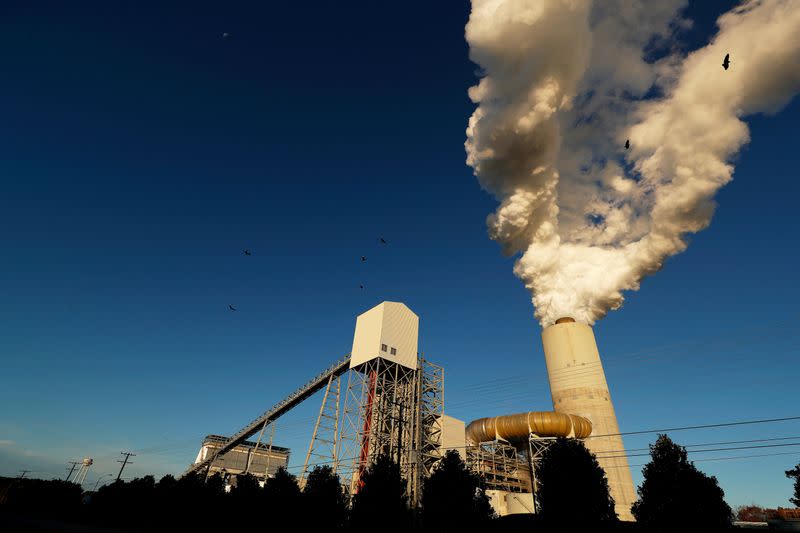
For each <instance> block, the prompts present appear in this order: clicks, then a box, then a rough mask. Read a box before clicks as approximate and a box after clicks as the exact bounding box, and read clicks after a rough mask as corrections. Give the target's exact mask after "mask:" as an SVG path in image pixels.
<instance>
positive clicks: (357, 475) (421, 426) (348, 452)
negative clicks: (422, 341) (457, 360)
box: [335, 358, 444, 506]
mask: <svg viewBox="0 0 800 533" xmlns="http://www.w3.org/2000/svg"><path fill="white" fill-rule="evenodd" d="M443 411H444V370H443V369H442V367H440V366H437V365H434V364H432V363H430V362H428V361H425V360H424V359H420V360H419V362H418V367H417V369H416V370H414V369H410V368H407V367H405V366H403V365H399V364H397V363H395V362H392V361H387V360H385V359H383V358H375V359H372V360H370V361H367V362H366V363H364V364H362V365H360V366H358V367H357V368H354V369H351V371H350V373H349V374H348V381H347V387H346V390H345V393H344V407H343V410H342V420H341V426H340V427H341V434H340V437H339V442H338V445H337V449H336V460H335V464H336V469H337V473H338V474H339V476H340V477H341V479H342V481H343V483H344V484H345V486H346V488H347V490H348V491H349V493H350V494H355V493H356V492H358V489H359V487H360V480H361V476H362V474H363V473H364V470H365V469H366V468H368V467H369V466H370V464H372V462H373V461H374V460H375V459H376V458H377V457H378V456H380V455H388V456H389V457H391V458H392V459H394V460H395V461H396V462H397V463H398V464H399V465H400V471H401V473H402V475H403V478H404V479H405V480H406V491H407V495H408V497H409V499H410V501H411V503H412V505H414V506H416V504H417V503H418V499H419V495H420V487H421V482H422V479H424V478H425V477H426V476H427V475H429V474H430V472H431V470H432V468H433V466H434V465H435V463H436V461H438V460H439V459H440V452H439V447H440V444H441V427H440V425H439V420H440V417H441V416H442V414H443Z"/></svg>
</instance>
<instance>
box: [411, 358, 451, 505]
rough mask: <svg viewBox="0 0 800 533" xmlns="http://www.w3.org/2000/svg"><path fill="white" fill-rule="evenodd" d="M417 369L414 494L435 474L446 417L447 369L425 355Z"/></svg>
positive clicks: (440, 453) (419, 492)
mask: <svg viewBox="0 0 800 533" xmlns="http://www.w3.org/2000/svg"><path fill="white" fill-rule="evenodd" d="M418 369H419V370H418V371H417V409H416V410H415V413H416V414H417V416H418V419H417V421H416V423H415V430H416V432H417V438H416V442H417V447H416V449H417V457H418V458H419V462H418V468H416V469H414V472H413V474H412V478H411V479H410V480H409V482H410V486H411V487H412V491H411V492H412V493H413V494H414V495H420V494H422V481H423V480H424V479H425V478H427V477H428V476H430V475H431V474H432V473H433V467H434V466H436V464H437V463H438V462H439V460H440V459H441V458H442V452H441V446H442V416H444V368H442V367H441V366H439V365H435V364H433V363H431V362H430V361H427V360H425V359H423V358H420V359H419V364H418Z"/></svg>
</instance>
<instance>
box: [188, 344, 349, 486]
mask: <svg viewBox="0 0 800 533" xmlns="http://www.w3.org/2000/svg"><path fill="white" fill-rule="evenodd" d="M349 365H350V354H347V355H346V356H345V357H343V358H342V359H340V360H338V361H336V362H335V363H334V364H333V365H331V366H329V367H328V368H326V369H325V370H324V371H323V372H322V373H320V374H318V375H317V376H315V377H314V378H313V379H311V380H310V381H308V382H307V383H306V384H305V385H303V386H302V387H300V388H299V389H297V390H295V391H294V392H293V393H291V394H290V395H289V396H286V397H285V398H284V399H283V400H281V401H280V402H278V403H276V404H275V405H273V406H272V408H270V409H269V410H268V411H266V412H265V413H264V414H262V415H261V416H259V417H258V418H256V419H255V420H253V421H252V422H250V423H249V424H247V425H246V426H245V427H243V428H242V429H240V430H239V431H238V432H237V433H236V434H234V435H233V436H232V437H230V438H229V439H228V440H227V441H226V442H225V444H223V445H222V447H221V448H219V449H218V450H216V451H215V452H214V453H213V454H210V455H209V456H208V457H206V459H205V460H203V461H200V462H197V463H195V464H193V465H191V466H190V467H189V468H188V469H186V472H184V473H183V475H184V476H185V475H188V474H193V473H195V472H200V471H202V470H203V469H206V470H207V469H209V468H210V467H211V464H212V463H213V462H214V460H215V459H216V458H217V456H220V455H224V454H226V453H227V452H229V451H231V450H232V449H233V448H235V447H236V446H237V445H238V444H241V443H242V442H244V441H245V440H247V439H248V438H249V437H250V436H252V435H255V434H256V432H258V431H259V430H260V429H261V430H262V431H263V428H265V427H266V425H267V424H272V423H273V422H275V420H277V419H278V418H280V417H281V416H283V415H285V414H286V413H288V412H289V411H290V410H291V409H293V408H294V407H296V406H297V405H299V404H300V403H302V402H303V401H304V400H306V399H308V398H309V397H310V396H313V395H314V393H315V392H317V391H319V390H321V389H322V388H323V387H325V386H326V385H327V383H328V381H329V379H330V377H331V376H340V375H342V374H344V373H345V372H347V369H348V368H349Z"/></svg>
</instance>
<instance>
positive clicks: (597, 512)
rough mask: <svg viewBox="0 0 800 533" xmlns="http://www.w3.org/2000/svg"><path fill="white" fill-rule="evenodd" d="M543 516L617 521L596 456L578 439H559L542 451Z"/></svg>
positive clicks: (549, 518) (557, 518) (541, 490)
mask: <svg viewBox="0 0 800 533" xmlns="http://www.w3.org/2000/svg"><path fill="white" fill-rule="evenodd" d="M536 477H537V479H538V481H539V493H538V497H539V504H540V505H541V515H542V518H543V519H545V520H548V521H556V520H557V521H563V520H565V518H566V517H568V519H569V520H571V521H575V522H584V523H585V522H595V523H596V522H602V521H610V520H616V518H617V514H616V512H614V499H613V498H612V497H611V495H610V494H609V491H608V480H607V479H606V474H605V472H604V471H603V469H602V468H600V465H599V464H598V462H597V459H596V458H595V456H594V455H593V454H592V453H590V452H589V450H587V449H586V446H584V444H583V442H581V441H579V440H576V439H565V438H559V439H557V440H556V441H555V442H554V443H553V444H552V445H551V446H550V447H549V448H547V449H546V450H545V451H544V453H543V454H542V459H541V462H540V464H539V466H538V468H537V470H536Z"/></svg>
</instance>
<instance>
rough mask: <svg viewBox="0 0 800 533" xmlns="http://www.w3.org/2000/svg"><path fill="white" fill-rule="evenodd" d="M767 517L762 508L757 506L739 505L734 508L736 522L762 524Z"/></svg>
mask: <svg viewBox="0 0 800 533" xmlns="http://www.w3.org/2000/svg"><path fill="white" fill-rule="evenodd" d="M766 519H767V515H766V514H765V513H764V508H763V507H759V506H758V505H740V506H739V507H737V508H736V520H741V521H742V522H764V521H765V520H766Z"/></svg>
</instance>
